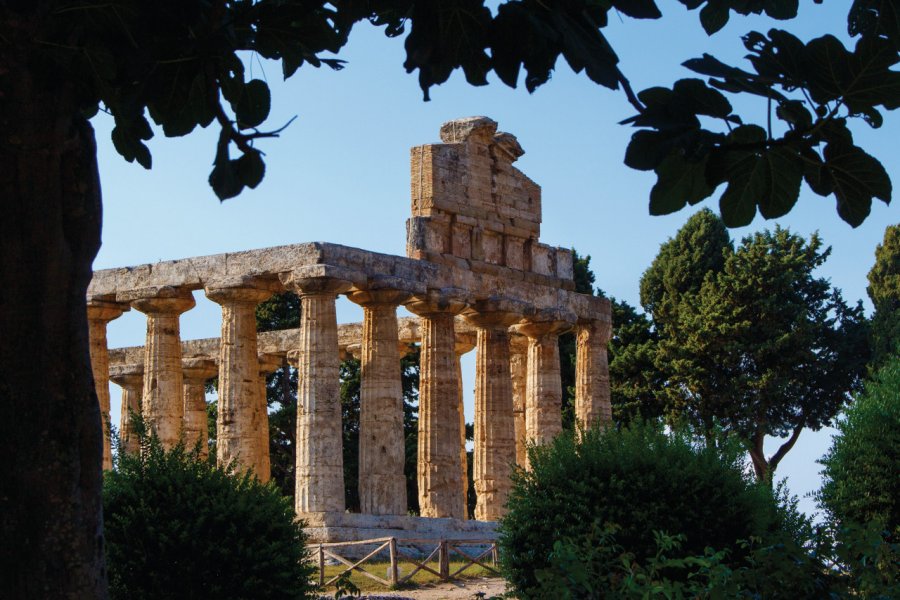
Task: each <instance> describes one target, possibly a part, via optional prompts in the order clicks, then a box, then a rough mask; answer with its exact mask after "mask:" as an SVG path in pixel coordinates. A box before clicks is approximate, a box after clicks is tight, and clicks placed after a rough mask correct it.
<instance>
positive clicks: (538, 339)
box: [514, 311, 575, 462]
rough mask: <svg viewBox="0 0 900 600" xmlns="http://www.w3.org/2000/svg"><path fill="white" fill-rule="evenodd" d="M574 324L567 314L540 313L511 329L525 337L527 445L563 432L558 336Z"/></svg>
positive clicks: (541, 443)
mask: <svg viewBox="0 0 900 600" xmlns="http://www.w3.org/2000/svg"><path fill="white" fill-rule="evenodd" d="M574 321H575V317H574V315H571V314H568V313H563V312H560V311H543V312H541V313H539V314H538V315H536V316H534V317H532V318H530V319H529V320H527V321H526V322H524V323H521V324H519V325H516V326H514V328H515V330H516V331H517V332H518V333H520V334H522V335H526V336H528V379H527V384H526V389H525V439H526V441H528V442H530V443H534V444H537V445H544V444H547V443H549V442H550V441H552V440H553V438H555V437H556V436H557V435H559V433H560V432H561V431H562V415H561V412H560V411H561V410H562V384H561V382H560V378H559V377H560V376H559V334H561V333H563V332H565V331H567V330H569V329H571V327H572V325H573V323H574ZM526 462H527V460H526Z"/></svg>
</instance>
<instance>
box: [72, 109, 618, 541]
mask: <svg viewBox="0 0 900 600" xmlns="http://www.w3.org/2000/svg"><path fill="white" fill-rule="evenodd" d="M521 154H522V148H521V146H520V145H519V144H518V142H517V141H516V139H515V137H513V136H511V135H509V134H506V133H502V132H498V131H497V124H496V123H495V122H494V121H492V120H490V119H488V118H486V117H471V118H466V119H458V120H455V121H451V122H448V123H445V124H444V126H443V127H442V128H441V143H438V144H426V145H424V146H419V147H416V148H413V150H412V152H411V167H412V186H411V199H412V217H411V218H410V219H409V220H408V221H407V256H406V257H399V256H389V255H385V254H379V253H375V252H368V251H365V250H360V249H357V248H349V247H346V246H341V245H337V244H328V243H322V242H315V243H307V244H294V245H290V246H280V247H275V248H266V249H260V250H248V251H242V252H234V253H227V254H218V255H213V256H205V257H194V258H187V259H179V260H173V261H165V262H161V263H158V264H154V265H139V266H136V267H127V268H120V269H108V270H104V271H98V272H97V273H95V276H94V279H93V281H92V282H91V285H90V288H89V290H88V299H89V301H90V303H91V304H92V305H95V306H103V305H104V304H109V303H112V306H113V307H115V306H119V308H121V307H122V306H126V305H128V303H133V306H134V307H135V308H137V309H138V310H142V311H143V312H146V313H147V315H148V341H147V345H146V346H145V347H144V348H125V349H119V350H115V351H113V352H111V353H110V354H109V364H111V365H117V369H118V368H119V367H118V366H122V367H123V368H124V366H126V365H132V366H131V367H130V368H132V369H134V368H135V366H136V365H139V364H140V365H143V369H144V370H145V371H146V377H144V380H143V390H142V392H143V395H144V402H143V411H144V414H145V415H146V416H147V419H148V423H149V424H150V425H151V427H152V428H153V429H154V430H156V431H157V433H158V434H159V435H160V437H161V438H162V440H163V443H164V444H165V445H167V446H168V445H171V444H172V443H174V440H176V439H178V435H179V433H180V431H181V429H182V421H183V423H184V431H185V435H186V437H187V438H189V439H191V440H194V439H198V440H199V439H205V438H206V437H207V433H205V432H202V431H201V427H204V426H205V423H206V420H205V399H204V398H203V390H202V383H201V381H202V378H204V376H203V375H200V374H196V375H195V374H192V372H191V371H190V365H192V364H196V365H200V364H201V363H202V364H203V365H205V366H206V367H209V365H211V364H212V361H218V364H219V377H220V382H219V384H220V398H219V414H220V419H221V420H220V422H219V424H218V428H219V432H218V437H219V445H218V448H219V452H220V456H219V457H218V458H219V459H220V460H221V461H223V462H224V461H238V462H239V464H240V466H241V468H247V469H251V470H252V471H253V472H254V473H256V474H257V475H258V476H259V477H260V479H263V480H266V479H268V477H269V475H270V464H269V455H268V449H269V442H268V423H267V421H268V415H267V409H266V401H265V395H266V375H267V373H269V372H271V371H272V370H274V369H276V368H277V367H279V366H281V365H282V364H284V363H285V361H289V362H291V364H292V365H294V366H295V367H296V368H297V371H298V376H299V380H300V386H299V402H298V417H297V424H296V427H297V435H296V453H297V468H296V490H297V493H296V504H295V508H296V510H297V512H298V514H299V515H300V516H302V517H303V518H305V519H307V521H308V522H310V523H312V524H314V528H315V529H317V530H319V532H320V533H321V535H322V536H324V538H322V541H329V540H330V539H331V538H332V537H334V538H335V539H347V538H346V537H345V536H351V538H352V536H354V535H362V532H366V533H370V532H373V531H376V530H383V531H386V532H387V531H389V532H392V533H390V535H394V533H393V532H395V531H402V532H405V533H402V535H404V536H406V537H410V536H413V537H422V536H425V537H429V536H432V535H439V536H444V532H445V531H447V532H448V533H450V532H452V533H456V532H466V533H467V535H470V536H471V535H475V534H476V532H478V531H482V530H483V531H485V532H488V531H493V529H492V527H489V526H492V525H493V523H490V522H482V523H478V522H477V521H476V522H475V523H466V522H464V519H466V517H467V498H466V495H467V489H466V485H467V482H468V480H467V477H466V471H467V464H466V458H467V456H466V440H465V412H464V410H463V408H462V399H463V390H462V377H461V368H460V356H461V355H462V353H464V352H466V351H469V350H470V349H471V348H472V347H474V346H475V344H476V342H477V345H478V361H477V363H478V369H477V376H476V407H475V415H474V416H475V445H474V452H473V454H474V457H473V458H474V461H473V465H472V471H473V473H474V479H475V483H474V485H473V488H474V491H475V492H476V494H475V495H476V496H477V506H476V510H475V516H476V518H477V519H490V520H495V519H498V518H500V517H501V516H502V514H503V504H504V502H505V501H506V498H507V495H508V493H509V471H510V468H511V466H512V464H513V463H516V464H519V465H523V466H527V465H525V461H526V457H525V454H526V453H525V441H526V439H527V440H530V441H531V442H533V443H537V444H542V443H546V442H548V441H549V440H550V439H552V438H553V437H554V436H555V435H556V434H557V433H558V432H559V431H560V429H561V419H560V401H561V398H562V390H561V386H560V381H559V366H560V365H559V355H558V346H557V337H558V335H559V333H561V332H562V331H564V330H566V329H567V328H568V327H570V326H571V325H572V324H575V323H576V322H577V324H578V365H577V377H576V379H577V382H576V395H577V398H576V412H577V418H578V419H579V421H581V422H582V423H592V422H596V421H598V420H599V421H608V420H609V391H608V365H607V359H606V352H605V347H604V346H605V343H606V341H607V340H608V338H609V328H608V323H609V317H610V305H609V302H608V301H607V300H606V299H603V298H597V297H593V296H589V295H585V294H579V293H575V292H574V285H575V284H574V279H573V264H572V253H571V251H569V250H566V249H562V248H553V247H550V246H547V245H545V244H542V243H541V242H540V239H539V237H540V224H541V190H540V187H539V186H538V185H537V184H535V183H534V182H533V181H531V180H530V179H529V178H528V177H526V176H525V175H524V174H523V173H521V172H520V171H519V170H518V169H516V168H515V167H514V166H513V163H514V162H515V161H516V160H517V159H518V157H519V156H520V155H521ZM199 289H205V290H206V292H207V294H208V296H209V297H210V298H211V299H213V300H214V301H216V302H218V303H219V304H221V305H222V315H223V319H222V338H221V339H205V340H193V341H191V342H185V343H184V344H183V345H181V344H180V343H179V341H178V314H179V313H180V312H182V311H183V310H186V309H187V308H189V307H190V306H192V305H193V300H192V298H191V291H193V290H199ZM286 290H293V291H296V292H297V293H298V294H299V295H300V297H301V305H302V311H303V314H302V319H301V327H300V328H298V329H296V330H286V331H273V332H266V333H262V334H257V332H256V330H255V317H254V307H255V305H256V304H257V303H258V302H259V301H261V300H263V299H265V298H266V297H267V296H268V295H269V294H271V293H275V292H284V291H286ZM341 293H347V294H348V297H349V298H350V299H351V300H353V301H354V302H357V303H358V304H360V305H362V306H363V309H364V314H365V317H364V321H363V322H362V323H356V324H346V325H342V326H341V327H340V328H339V327H338V326H337V324H336V318H335V299H336V296H337V295H338V294H341ZM398 303H402V304H404V305H406V306H408V307H409V308H410V310H412V311H413V312H414V313H416V314H417V315H418V316H419V318H417V319H398V318H397V314H396V307H397V305H398ZM462 311H465V312H466V313H467V318H466V319H467V320H466V319H463V318H462V317H458V318H454V315H459V313H461V312H462ZM95 312H96V311H95ZM522 315H525V316H526V319H525V320H524V321H519V318H520V316H522ZM98 318H99V317H98ZM95 320H97V319H95ZM100 320H102V319H100ZM516 321H519V324H518V325H514V326H513V327H512V328H509V326H510V325H511V324H512V323H514V322H516ZM520 334H521V335H520ZM103 335H105V329H104V330H103V331H100V329H96V328H95V329H94V330H92V336H93V337H92V343H93V345H92V356H93V355H94V354H95V352H94V350H95V348H94V346H96V354H97V357H98V358H97V359H95V360H94V367H95V374H96V378H97V379H98V384H97V387H98V391H99V390H100V389H102V385H101V383H102V382H101V381H100V380H104V381H105V377H106V371H107V368H106V367H104V366H103V365H102V364H100V363H102V362H103V358H102V357H101V356H100V354H101V353H102V350H101V349H100V346H104V347H105V342H103V343H101V342H99V341H96V340H100V339H101V336H103ZM525 336H527V337H525ZM411 343H421V349H420V350H421V365H420V398H419V413H420V418H419V448H418V453H419V454H418V459H419V464H418V467H417V478H418V483H419V492H420V498H419V504H420V508H421V514H422V515H423V516H425V517H430V518H428V519H412V520H410V518H408V517H406V516H405V515H404V514H403V513H405V511H406V498H405V489H406V486H405V478H404V476H403V463H404V446H405V444H404V436H403V400H402V386H401V374H400V365H399V364H398V363H399V361H400V357H401V356H403V355H404V354H405V353H406V352H408V351H409V348H410V346H409V344H411ZM351 355H352V356H355V357H357V358H358V359H359V360H360V361H361V368H362V381H361V415H360V437H361V439H360V481H359V489H360V495H361V505H362V510H363V511H364V512H366V513H369V514H366V515H347V514H345V512H344V482H343V460H342V447H341V445H342V439H343V438H342V429H341V406H340V383H339V373H340V371H339V361H340V360H341V359H342V358H343V357H346V356H351ZM182 356H184V357H186V358H187V359H189V360H187V361H185V365H186V368H187V369H188V370H187V371H185V373H184V374H182V371H181V366H182V364H181V357H182ZM123 373H124V372H119V371H115V370H111V371H110V372H109V375H110V376H113V377H116V378H117V380H119V381H122V385H123V387H127V386H132V389H135V388H134V385H135V383H134V380H133V378H132V380H129V381H130V382H126V381H125V379H124V378H123V377H124V374H123ZM136 375H139V373H137V374H136ZM182 383H183V384H184V392H185V394H184V398H183V399H182ZM139 395H140V393H132V392H131V391H128V390H126V391H124V392H123V401H126V400H127V402H126V405H129V406H134V407H139V406H140V401H139V399H138V398H139ZM173 399H174V400H173ZM102 402H103V398H102V397H101V403H102ZM201 408H202V409H203V411H202V412H203V417H204V418H203V420H202V423H201V422H200V420H199V418H200V414H201ZM103 410H104V412H105V411H106V410H108V407H107V408H104V409H103ZM126 414H127V411H126ZM122 429H123V435H126V436H127V434H128V428H127V423H126V422H123V424H122ZM452 533H451V535H452ZM317 535H318V534H317ZM368 537H376V534H375V533H373V534H372V535H369V536H368ZM470 539H472V538H471V537H470Z"/></svg>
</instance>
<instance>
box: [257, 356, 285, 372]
mask: <svg viewBox="0 0 900 600" xmlns="http://www.w3.org/2000/svg"><path fill="white" fill-rule="evenodd" d="M256 356H257V358H258V359H259V374H260V375H269V374H271V373H274V372H275V371H277V370H278V369H280V368H281V365H282V364H283V363H282V358H283V356H282V355H281V354H275V353H271V352H260V353H259V354H257V355H256Z"/></svg>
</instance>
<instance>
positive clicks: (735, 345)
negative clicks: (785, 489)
mask: <svg viewBox="0 0 900 600" xmlns="http://www.w3.org/2000/svg"><path fill="white" fill-rule="evenodd" d="M711 219H713V220H715V219H717V218H716V217H715V216H714V215H712V214H711V213H706V214H704V213H700V214H698V215H695V217H694V218H692V219H691V220H689V221H688V223H687V224H686V225H685V226H684V227H683V228H682V230H681V231H679V233H678V235H677V236H675V238H674V239H672V240H670V241H669V242H667V243H666V244H664V245H663V247H662V248H661V249H660V253H659V256H658V257H657V259H656V260H655V261H654V263H653V265H652V266H651V267H650V269H648V271H647V273H646V274H645V276H644V279H643V280H642V292H644V291H646V290H651V291H653V292H655V291H656V290H663V291H662V292H661V293H649V292H648V293H646V294H643V293H642V298H644V299H647V300H649V306H650V308H651V309H652V310H650V312H651V314H653V315H654V321H655V322H656V314H659V315H660V318H661V321H660V322H659V323H658V324H657V328H658V331H659V336H660V341H659V344H658V346H657V354H656V358H655V361H656V364H657V366H658V368H659V369H660V370H661V371H663V373H664V375H665V377H666V384H665V387H664V388H663V392H664V394H665V399H666V403H667V406H668V411H669V413H670V416H673V417H675V416H678V417H683V418H686V419H688V420H689V421H690V422H692V423H694V424H695V425H696V426H698V427H699V428H700V430H701V431H703V432H704V433H705V434H706V435H708V436H714V435H716V432H717V428H718V427H722V428H724V432H725V434H726V435H731V434H733V435H736V436H738V437H739V438H740V439H742V440H743V441H744V443H745V444H746V445H747V448H748V450H749V451H750V455H751V458H752V459H753V465H754V468H755V469H756V472H757V475H758V476H759V477H761V478H767V477H769V476H771V472H772V471H773V470H774V469H775V467H776V466H777V465H778V463H779V462H780V460H781V459H782V458H783V457H784V455H785V454H786V453H787V452H788V451H789V450H790V449H791V448H792V447H793V445H794V443H795V442H796V440H797V438H798V437H799V435H800V433H801V431H802V430H803V429H804V428H807V427H808V428H811V429H814V430H815V429H819V428H821V427H823V426H824V425H827V424H828V423H829V422H830V421H831V419H832V418H833V417H834V416H835V414H837V412H838V411H839V410H840V408H841V406H842V405H843V404H844V402H845V401H846V399H847V393H848V392H850V391H852V390H854V389H856V388H857V387H858V385H859V381H860V379H859V378H860V375H861V373H862V371H863V369H864V367H865V364H866V360H867V358H868V346H867V343H866V334H867V323H866V319H865V317H864V316H863V312H862V306H861V304H857V305H856V306H848V305H847V304H846V303H845V302H844V300H843V298H842V297H841V294H840V291H839V290H836V289H832V288H831V285H830V283H829V282H828V280H826V279H822V278H816V277H815V276H814V274H813V272H814V270H815V269H816V268H817V267H818V266H820V265H821V264H822V263H824V262H825V260H826V259H827V258H828V255H829V252H830V249H823V248H822V241H821V239H820V238H819V237H818V235H816V234H813V236H812V237H811V238H810V239H809V241H807V240H805V239H803V238H802V237H800V236H798V235H796V234H793V233H791V232H789V231H788V230H786V229H781V228H776V229H775V231H763V232H760V233H756V234H753V235H751V236H748V237H746V238H744V239H743V240H742V242H741V245H740V246H739V247H738V248H737V249H734V250H732V248H731V242H730V240H729V239H728V238H727V233H726V237H725V238H722V236H721V233H722V232H724V231H725V230H724V229H722V228H721V226H720V228H716V227H712V226H710V225H711V223H710V220H711ZM710 248H715V250H710ZM717 253H718V255H719V256H721V259H717V260H711V258H710V257H715V256H717ZM690 256H694V257H696V258H697V262H696V263H693V264H692V263H691V262H690V261H687V260H683V258H684V257H690ZM698 282H701V283H700V285H699V287H698V286H697V283H698ZM651 284H652V285H651ZM653 311H655V313H654V312H653ZM767 435H772V436H777V437H783V436H787V437H788V440H787V441H786V442H785V443H784V444H782V446H781V447H780V448H779V450H778V451H777V452H776V453H775V454H774V455H773V456H771V457H769V458H767V457H766V456H765V454H764V452H763V442H764V439H765V436H767Z"/></svg>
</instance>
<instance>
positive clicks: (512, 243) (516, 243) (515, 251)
mask: <svg viewBox="0 0 900 600" xmlns="http://www.w3.org/2000/svg"><path fill="white" fill-rule="evenodd" d="M503 243H504V245H505V249H504V255H505V257H506V260H505V263H506V266H507V267H509V268H510V269H517V270H522V269H524V268H525V240H524V239H523V238H520V237H516V236H514V235H505V236H503Z"/></svg>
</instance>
